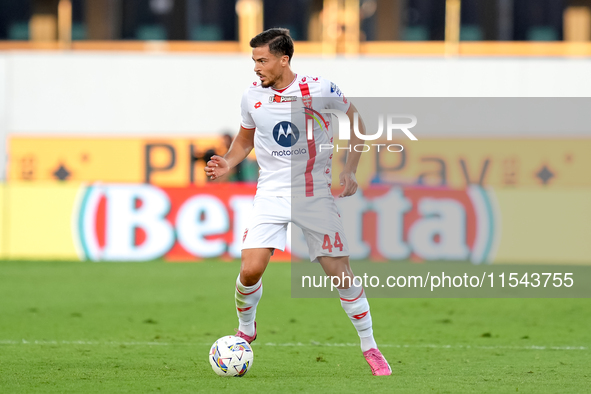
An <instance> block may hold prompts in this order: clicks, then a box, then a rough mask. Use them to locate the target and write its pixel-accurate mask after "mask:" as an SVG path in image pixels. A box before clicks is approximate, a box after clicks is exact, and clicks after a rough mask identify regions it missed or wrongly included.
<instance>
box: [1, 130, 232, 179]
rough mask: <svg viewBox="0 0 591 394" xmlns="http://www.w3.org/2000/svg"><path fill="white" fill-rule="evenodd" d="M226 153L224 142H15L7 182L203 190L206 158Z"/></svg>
mask: <svg viewBox="0 0 591 394" xmlns="http://www.w3.org/2000/svg"><path fill="white" fill-rule="evenodd" d="M225 152H226V148H225V146H224V144H223V140H222V137H221V136H219V137H211V138H199V139H188V138H71V137H11V139H10V148H9V157H10V161H9V170H8V180H9V181H20V180H26V181H49V180H58V181H68V182H78V183H79V182H99V181H100V182H116V183H120V182H123V183H143V182H148V183H152V184H156V185H160V186H185V185H189V184H202V183H205V182H206V179H205V173H204V172H203V167H204V166H205V161H204V160H203V158H204V157H207V155H211V154H212V153H216V154H224V153H225Z"/></svg>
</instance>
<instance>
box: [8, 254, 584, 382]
mask: <svg viewBox="0 0 591 394" xmlns="http://www.w3.org/2000/svg"><path fill="white" fill-rule="evenodd" d="M238 269H239V263H237V262H215V261H214V262H205V263H198V264H170V263H164V262H152V263H139V264H138V263H134V264H131V263H122V264H110V263H109V264H106V263H105V264H102V263H101V264H91V263H74V262H0V314H1V315H0V392H1V393H45V392H56V393H57V392H60V393H64V392H70V393H90V392H100V393H125V392H130V393H150V392H163V393H184V392H187V393H191V392H224V391H228V392H234V393H249V392H263V393H264V392H273V393H276V392H314V393H315V392H326V393H329V392H340V393H343V392H353V393H358V392H366V393H367V392H421V393H424V392H435V393H458V392H474V393H482V392H503V393H504V392H529V393H539V392H572V393H580V392H588V391H589V387H590V383H591V369H590V367H591V357H590V356H591V354H590V352H591V350H590V348H591V330H590V327H591V314H590V313H589V310H590V307H591V301H590V300H588V299H370V304H371V308H372V316H373V321H374V333H375V337H376V340H377V342H378V344H380V345H381V350H382V352H383V353H384V355H385V356H386V358H387V359H388V360H389V361H390V364H391V365H392V369H393V375H392V376H389V377H374V376H372V375H371V373H370V369H369V367H368V365H367V364H366V362H365V360H364V359H363V357H362V355H361V351H360V349H359V347H358V346H357V342H358V339H357V334H356V332H355V330H354V328H353V327H352V325H351V323H350V322H349V320H348V318H347V317H346V315H345V313H344V312H343V311H342V309H341V307H340V303H339V302H338V300H337V299H292V298H291V297H290V285H289V278H290V266H289V264H281V263H276V264H270V265H269V268H268V270H267V272H266V274H265V277H264V295H263V299H262V301H261V303H260V305H259V309H258V316H257V323H258V328H259V330H258V335H259V337H258V339H257V340H256V341H255V343H254V347H253V348H254V357H255V358H254V363H253V366H252V369H251V370H250V371H249V372H248V374H247V375H246V376H245V377H243V378H220V377H218V376H217V375H215V374H214V373H213V371H211V368H210V366H209V362H208V357H207V356H208V351H209V348H210V346H211V344H212V343H213V342H214V340H215V339H217V338H218V337H220V336H223V335H228V334H232V333H234V328H236V327H237V319H236V314H235V310H234V299H233V292H234V280H235V278H236V275H237V272H238ZM329 345H330V346H329Z"/></svg>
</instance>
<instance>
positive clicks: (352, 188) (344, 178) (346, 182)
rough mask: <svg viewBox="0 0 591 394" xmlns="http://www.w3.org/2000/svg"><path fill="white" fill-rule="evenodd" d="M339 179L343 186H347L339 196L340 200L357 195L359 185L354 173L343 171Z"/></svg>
mask: <svg viewBox="0 0 591 394" xmlns="http://www.w3.org/2000/svg"><path fill="white" fill-rule="evenodd" d="M339 179H340V181H341V186H345V188H344V189H343V191H342V192H341V194H339V198H343V197H349V196H352V195H353V194H355V192H356V191H357V187H358V185H357V179H356V178H355V174H354V173H352V172H348V171H343V172H341V175H339Z"/></svg>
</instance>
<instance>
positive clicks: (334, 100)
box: [320, 79, 351, 113]
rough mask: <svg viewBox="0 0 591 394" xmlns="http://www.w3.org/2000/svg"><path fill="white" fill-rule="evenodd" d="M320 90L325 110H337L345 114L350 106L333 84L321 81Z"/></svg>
mask: <svg viewBox="0 0 591 394" xmlns="http://www.w3.org/2000/svg"><path fill="white" fill-rule="evenodd" d="M320 89H321V94H322V97H323V98H324V102H325V107H326V108H329V109H338V110H339V111H342V112H344V113H347V111H348V110H349V107H350V106H351V104H350V103H349V100H347V98H346V97H345V95H344V94H343V92H341V89H339V87H338V86H337V85H336V84H335V83H334V82H330V81H329V80H326V79H322V82H321V86H320Z"/></svg>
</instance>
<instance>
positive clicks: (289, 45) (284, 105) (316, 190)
mask: <svg viewBox="0 0 591 394" xmlns="http://www.w3.org/2000/svg"><path fill="white" fill-rule="evenodd" d="M250 46H251V47H252V48H253V50H252V59H253V60H254V71H255V73H256V75H257V76H258V77H259V81H255V82H253V83H252V84H251V85H250V87H249V88H248V89H247V90H246V91H245V93H244V95H243V96H242V104H241V107H242V122H241V126H240V131H239V133H238V135H237V136H236V138H235V139H234V141H233V143H232V145H231V147H230V149H229V151H228V152H227V153H226V155H225V156H224V157H220V156H214V157H212V159H211V160H210V161H209V162H208V163H207V166H206V168H205V172H206V174H207V176H208V177H209V178H211V179H216V178H219V177H220V176H222V175H225V174H226V173H228V171H229V170H230V169H231V168H233V167H235V166H236V165H237V164H238V163H240V162H241V161H242V160H244V159H245V158H246V156H247V155H248V154H249V153H250V152H251V150H252V149H253V148H254V149H255V152H256V157H257V161H258V164H259V167H260V176H259V180H258V185H257V192H256V196H255V199H254V204H253V212H252V219H251V222H250V224H249V227H248V228H247V229H246V230H245V232H244V237H243V246H242V265H241V267H240V274H239V275H238V278H237V280H236V291H235V300H236V310H237V313H238V320H239V328H238V332H237V334H236V335H237V336H239V337H241V338H243V339H245V340H247V341H248V342H252V341H254V340H255V339H256V336H257V333H256V322H255V314H256V309H257V305H258V303H259V300H260V299H261V296H262V293H263V285H262V276H263V273H264V272H265V269H266V267H267V264H268V263H269V259H270V258H271V256H272V254H273V252H274V250H275V249H280V250H283V249H284V248H285V243H286V237H287V225H288V223H290V222H292V223H294V224H296V225H298V226H299V227H301V228H302V230H303V233H304V236H305V238H306V241H307V244H308V248H309V252H310V259H311V260H312V261H314V262H316V261H317V262H319V263H320V264H321V266H322V268H323V269H324V272H325V273H326V274H327V275H329V276H332V277H340V278H348V281H347V280H344V281H343V283H341V285H340V286H339V288H338V292H339V295H340V299H341V305H342V307H343V309H344V310H345V312H346V313H347V315H348V316H349V318H350V319H351V322H352V323H353V325H354V326H355V328H356V330H357V332H358V334H359V337H360V340H361V350H362V352H363V356H364V357H365V359H366V360H367V362H368V363H369V365H370V367H371V371H372V373H373V374H374V375H390V374H391V373H392V370H391V368H390V366H389V364H388V362H387V361H386V359H385V358H384V356H383V355H382V353H381V352H380V351H379V350H378V347H377V345H376V342H375V340H374V337H373V330H372V320H371V314H370V311H369V304H368V302H367V298H366V297H365V293H364V290H363V288H362V287H361V286H356V285H355V283H353V280H352V279H353V273H352V271H351V267H350V265H349V253H348V248H347V240H346V238H345V234H344V229H343V225H342V222H341V219H340V215H339V212H338V210H337V207H336V204H335V202H334V197H333V195H332V193H331V190H330V189H331V179H332V174H331V159H332V149H327V148H326V147H327V146H330V144H331V143H332V141H333V140H332V131H331V127H330V121H329V119H330V117H329V116H327V115H326V114H324V116H323V114H322V113H321V112H320V110H322V109H332V110H340V111H342V112H343V113H346V114H347V116H348V117H349V120H350V124H351V125H353V117H354V113H355V112H356V109H355V107H354V106H353V104H351V103H349V102H348V100H347V99H346V98H345V96H344V95H343V94H342V92H341V91H340V90H339V88H338V87H337V86H336V85H335V84H334V83H331V82H330V81H328V80H326V79H323V78H321V77H312V76H307V75H298V74H295V73H294V72H293V71H292V70H291V67H290V62H291V58H292V55H293V52H294V47H293V41H292V39H291V37H290V35H289V31H288V30H287V29H281V28H273V29H269V30H266V31H264V32H262V33H260V34H259V35H257V36H256V37H254V38H253V39H252V40H251V41H250ZM298 124H299V127H298V126H297V125H298ZM311 127H313V133H311V132H310V133H308V128H311ZM359 127H360V131H361V132H362V133H364V132H365V129H364V126H363V122H362V121H361V120H360V121H359ZM308 134H311V135H308ZM351 134H352V136H351V141H350V145H355V144H356V143H362V141H361V139H359V138H358V137H356V136H355V134H354V133H351ZM323 148H324V149H323ZM360 155H361V153H359V152H355V151H354V150H351V151H350V153H349V154H348V157H347V161H346V164H345V167H344V170H343V172H342V173H341V174H340V175H339V179H340V183H341V186H343V191H342V192H341V193H340V195H339V197H340V198H342V197H347V196H351V195H353V194H354V193H355V192H356V191H357V181H356V179H355V172H356V170H357V165H358V163H359V158H360ZM296 207H297V209H296Z"/></svg>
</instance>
